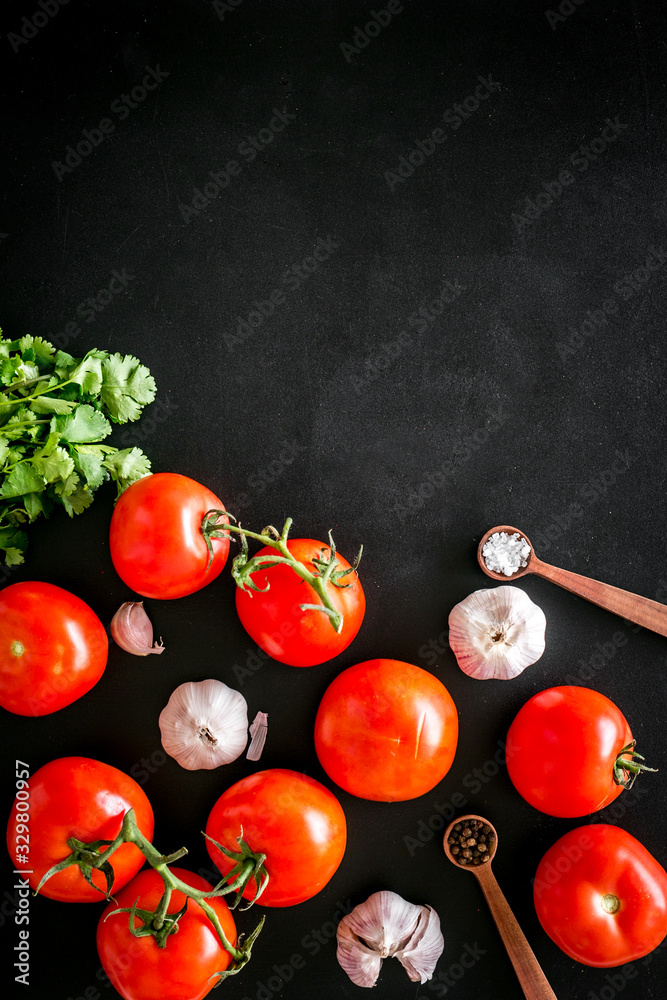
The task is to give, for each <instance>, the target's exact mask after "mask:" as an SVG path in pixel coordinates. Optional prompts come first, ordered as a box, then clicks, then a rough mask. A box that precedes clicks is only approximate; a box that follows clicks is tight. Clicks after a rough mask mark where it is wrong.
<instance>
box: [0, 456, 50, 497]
mask: <svg viewBox="0 0 667 1000" xmlns="http://www.w3.org/2000/svg"><path fill="white" fill-rule="evenodd" d="M45 486H46V483H45V482H44V479H43V478H42V476H40V475H39V474H38V473H37V472H36V471H35V470H34V469H33V468H32V467H31V466H30V465H29V464H28V463H25V464H23V463H22V464H21V465H17V466H16V467H15V468H14V469H12V471H11V472H10V473H9V475H8V476H6V477H5V480H4V482H3V484H2V486H1V487H0V497H1V498H2V499H3V500H7V499H9V498H10V497H20V496H23V494H24V493H41V491H42V490H43V489H44V488H45Z"/></svg>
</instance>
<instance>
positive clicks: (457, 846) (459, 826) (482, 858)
mask: <svg viewBox="0 0 667 1000" xmlns="http://www.w3.org/2000/svg"><path fill="white" fill-rule="evenodd" d="M494 840H495V835H494V833H493V831H492V830H491V827H490V826H489V825H488V823H480V821H479V820H477V819H471V820H468V821H467V823H465V825H464V824H463V823H456V824H455V825H454V826H453V828H452V832H451V833H450V835H449V837H448V838H447V843H448V844H449V847H450V850H451V853H452V855H453V856H454V857H455V859H456V862H457V864H460V865H483V864H486V863H487V862H488V861H489V860H490V856H491V853H492V851H493V846H494Z"/></svg>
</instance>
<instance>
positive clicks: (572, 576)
mask: <svg viewBox="0 0 667 1000" xmlns="http://www.w3.org/2000/svg"><path fill="white" fill-rule="evenodd" d="M496 531H505V532H507V534H508V535H513V534H518V535H520V536H521V538H523V539H524V540H525V541H526V542H528V545H530V555H529V556H528V559H527V565H526V566H523V567H521V569H518V570H517V571H516V573H513V574H512V575H511V576H505V575H504V574H503V573H495V572H494V571H493V570H491V569H489V568H488V567H487V565H486V563H485V562H484V556H483V555H482V549H483V548H484V546H485V545H486V543H487V542H488V540H489V538H490V537H491V535H493V534H494V532H496ZM477 561H478V562H479V565H480V566H481V567H482V569H483V570H484V572H485V573H486V575H487V576H490V577H491V578H492V579H493V580H502V581H503V583H507V582H508V581H509V580H518V579H519V577H521V576H525V575H526V574H527V573H534V574H535V575H536V576H542V577H544V579H545V580H551V582H552V583H557V584H558V586H559V587H563V588H564V589H565V590H569V591H570V592H571V593H573V594H577V595H578V596H579V597H585V598H586V600H587V601H592V603H593V604H597V605H598V606H599V607H601V608H605V609H606V610H607V611H612V612H613V613H614V614H615V615H620V616H621V618H625V619H627V620H628V621H631V622H635V623H636V624H637V625H643V627H644V628H650V629H652V631H653V632H658V633H659V634H660V635H665V636H667V606H665V605H664V604H659V603H658V602H657V601H649V599H648V597H640V596H639V594H631V593H630V591H628V590H621V589H620V588H619V587H612V586H610V585H609V584H608V583H601V582H600V581H599V580H592V579H591V578H590V577H588V576H580V575H579V574H578V573H570V571H569V570H566V569H559V568H558V567H557V566H550V565H549V564H548V563H545V562H542V560H541V559H538V558H537V556H536V555H535V549H534V548H533V546H532V544H531V542H530V539H529V538H527V537H526V535H525V534H524V533H523V531H519V529H518V528H512V527H510V526H509V525H507V524H500V525H498V527H496V528H490V529H489V531H487V532H486V534H485V535H484V536H483V537H482V540H481V542H480V543H479V546H478V548H477Z"/></svg>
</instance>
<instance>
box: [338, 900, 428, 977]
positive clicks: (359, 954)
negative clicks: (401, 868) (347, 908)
mask: <svg viewBox="0 0 667 1000" xmlns="http://www.w3.org/2000/svg"><path fill="white" fill-rule="evenodd" d="M336 938H337V941H338V951H337V957H338V961H339V963H340V965H341V968H342V969H344V970H345V972H347V974H348V976H349V977H350V979H351V980H352V982H353V983H355V984H356V985H357V986H375V983H376V982H377V978H378V975H379V974H380V968H381V966H382V960H383V959H385V958H391V957H393V958H397V959H398V960H399V962H400V963H401V965H402V966H403V968H404V969H405V970H406V972H407V973H408V976H409V977H410V979H411V980H412V981H413V983H417V982H420V983H425V982H426V981H427V979H431V977H432V976H433V970H434V969H435V966H436V962H437V961H438V959H439V958H440V956H441V954H442V951H443V948H444V947H445V942H444V940H443V937H442V931H441V930H440V918H439V917H438V914H437V913H436V912H435V910H434V909H433V907H431V906H415V904H414V903H408V902H407V901H406V900H405V899H403V898H402V896H399V895H398V893H395V892H390V891H388V890H383V891H382V892H374V893H373V895H372V896H369V897H368V899H367V900H366V902H365V903H360V904H359V906H355V908H354V909H353V910H352V912H351V913H348V915H347V916H345V917H343V919H342V920H341V922H340V923H339V925H338V930H337V931H336Z"/></svg>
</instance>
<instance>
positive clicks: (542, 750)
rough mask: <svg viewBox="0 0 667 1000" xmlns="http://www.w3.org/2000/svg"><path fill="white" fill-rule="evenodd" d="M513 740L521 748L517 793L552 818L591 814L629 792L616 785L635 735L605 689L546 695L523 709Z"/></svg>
mask: <svg viewBox="0 0 667 1000" xmlns="http://www.w3.org/2000/svg"><path fill="white" fill-rule="evenodd" d="M507 742H508V745H509V746H513V747H514V748H515V750H514V752H513V753H512V754H508V757H507V770H508V772H509V776H510V778H511V779H512V782H513V783H514V786H515V788H516V790H517V791H518V792H519V794H520V795H522V796H523V798H524V799H525V800H526V801H527V802H529V803H530V804H531V805H532V806H534V807H535V808H536V809H540V810H541V811H542V812H545V813H548V814H549V816H587V815H588V814H589V813H593V812H597V811H598V809H603V808H604V807H605V806H607V805H609V803H610V802H613V801H614V799H615V798H617V797H618V796H619V795H620V794H621V792H622V791H623V786H622V785H619V784H616V783H615V781H614V763H615V761H616V758H617V757H618V755H619V753H620V752H621V750H622V749H623V748H624V747H626V746H628V744H630V743H631V742H632V733H631V732H630V727H629V726H628V724H627V722H626V721H625V718H624V716H623V715H622V713H621V712H620V711H619V709H618V708H617V707H616V705H614V703H613V702H612V701H610V700H609V698H605V696H604V695H603V694H600V692H599V691H592V690H591V689H590V688H583V687H555V688H548V689H547V690H546V691H540V692H539V694H536V695H534V696H533V697H532V698H531V699H530V700H529V701H527V702H526V704H525V705H524V706H523V708H521V709H520V711H519V713H518V714H517V716H516V718H515V719H514V722H513V723H512V725H511V726H510V728H509V732H508V735H507Z"/></svg>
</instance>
